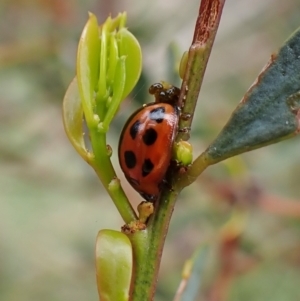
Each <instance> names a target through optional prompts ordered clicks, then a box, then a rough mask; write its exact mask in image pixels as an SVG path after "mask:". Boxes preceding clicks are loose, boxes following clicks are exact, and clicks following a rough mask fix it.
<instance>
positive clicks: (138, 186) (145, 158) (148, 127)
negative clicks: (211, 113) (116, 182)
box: [118, 83, 180, 202]
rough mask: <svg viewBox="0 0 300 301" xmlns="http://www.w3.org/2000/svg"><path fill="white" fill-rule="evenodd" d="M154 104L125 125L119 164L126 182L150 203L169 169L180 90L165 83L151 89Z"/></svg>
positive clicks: (145, 107) (144, 108)
mask: <svg viewBox="0 0 300 301" xmlns="http://www.w3.org/2000/svg"><path fill="white" fill-rule="evenodd" d="M149 92H150V94H153V95H154V96H155V102H153V103H150V104H148V105H145V106H143V107H142V108H141V109H139V110H137V111H136V112H135V113H133V114H132V115H131V116H130V117H129V119H128V121H127V122H126V124H125V126H124V128H123V131H122V133H121V137H120V141H119V152H118V153H119V154H118V155H119V162H120V166H121V169H122V171H123V172H124V174H125V177H126V179H127V180H128V182H129V183H130V184H131V186H132V187H133V188H134V189H135V190H136V191H138V192H139V193H140V194H141V196H142V197H144V198H145V199H146V200H147V201H151V202H154V201H155V200H156V199H157V198H158V196H159V194H160V191H161V188H162V182H163V180H164V178H165V175H166V172H167V169H168V167H169V164H170V161H171V156H172V147H173V141H174V138H175V134H176V130H177V124H178V118H179V109H178V107H177V106H176V105H177V102H178V97H179V92H180V90H179V89H178V88H176V87H174V86H170V85H166V84H164V83H163V84H160V83H159V84H154V85H152V86H151V87H150V88H149Z"/></svg>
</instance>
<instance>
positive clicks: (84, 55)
mask: <svg viewBox="0 0 300 301" xmlns="http://www.w3.org/2000/svg"><path fill="white" fill-rule="evenodd" d="M99 53H100V40H99V28H98V22H97V18H96V17H95V15H93V14H91V13H90V14H89V19H88V21H87V23H86V25H85V27H84V29H83V31H82V34H81V37H80V41H79V45H78V52H77V80H78V88H79V94H80V98H81V102H82V107H83V111H84V115H85V119H86V122H87V124H88V126H89V127H90V126H92V125H93V124H94V123H95V122H94V113H93V103H94V101H93V99H94V91H95V89H96V86H97V83H98V77H99Z"/></svg>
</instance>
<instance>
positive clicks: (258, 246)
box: [0, 0, 300, 301]
mask: <svg viewBox="0 0 300 301" xmlns="http://www.w3.org/2000/svg"><path fill="white" fill-rule="evenodd" d="M198 2H199V1H196V0H191V1H188V4H187V2H186V1H178V0H172V1H171V0H164V1H162V0H161V1H158V0H153V1H151V2H150V1H141V0H122V1H121V0H119V1H118V0H110V1H107V0H98V1H97V0H87V1H83V0H81V1H80V0H73V1H71V0H64V1H59V0H48V1H47V0H27V1H26V0H2V1H1V2H0V91H1V92H0V105H1V110H0V116H1V118H0V125H1V135H0V164H1V173H0V177H1V178H0V300H9V301H18V300H24V301H26V300H28V301H29V300H30V301H33V300H44V301H47V300H49V301H50V300H51V301H54V300H57V301H60V300H64V301H65V300H72V301H76V300H97V298H98V297H97V290H96V285H95V271H94V257H93V256H94V244H95V237H96V234H97V231H98V230H99V229H103V228H112V229H120V227H121V226H122V220H121V219H120V217H119V215H118V212H117V210H116V209H115V208H114V206H113V204H112V202H111V201H110V200H109V198H108V197H107V195H106V193H105V191H104V189H103V188H102V186H101V184H100V183H99V181H98V179H97V178H96V175H95V174H94V172H93V170H92V169H91V168H90V167H89V166H88V165H87V164H86V163H85V162H83V161H82V159H81V158H80V157H79V156H78V155H77V154H76V152H75V151H74V150H73V149H72V146H71V145H70V143H69V141H68V140H67V137H66V135H65V133H64V129H63V126H62V120H61V105H62V99H63V96H64V92H65V91H66V89H67V86H68V84H69V83H70V81H71V80H72V78H73V77H74V74H75V57H76V47H77V42H78V39H79V36H80V33H81V30H82V28H83V26H84V24H85V22H86V20H87V12H88V11H91V12H93V13H95V14H96V15H97V17H98V20H99V22H100V23H101V22H102V21H104V19H105V18H106V17H107V16H108V15H109V14H110V13H111V14H112V15H115V14H117V13H118V12H120V11H124V10H126V11H127V12H128V27H129V29H130V30H131V31H132V32H133V33H134V34H135V35H136V36H137V38H138V39H139V41H140V43H141V47H142V50H143V57H144V68H143V74H142V79H141V81H140V83H139V85H138V87H137V88H136V90H135V91H134V92H133V93H132V95H131V97H130V98H129V100H127V101H126V102H125V104H124V106H123V107H122V109H121V110H120V112H119V114H118V116H117V118H116V120H115V122H114V126H113V127H112V128H111V135H110V137H109V143H110V144H111V145H112V147H113V149H114V150H116V148H117V142H118V137H119V133H120V131H121V128H122V125H123V124H124V122H125V120H126V119H127V117H128V116H129V114H130V112H132V111H133V110H134V109H135V108H136V107H138V106H139V105H140V104H141V103H143V102H145V101H149V100H150V98H149V97H148V96H147V93H146V92H147V88H148V86H149V85H150V84H152V83H154V82H157V81H160V80H166V81H170V82H172V83H175V82H174V78H173V74H172V70H171V69H170V45H171V44H172V43H173V44H172V45H173V47H174V44H175V45H176V47H177V50H178V51H179V53H181V52H182V51H183V50H186V49H188V47H189V43H190V42H191V39H192V36H193V27H194V23H195V19H196V16H197V11H198V6H199V3H198ZM299 16H300V5H299V1H298V0H286V1H281V0H265V1H260V0H252V1H250V0H239V1H234V0H227V3H226V5H225V9H224V11H223V16H222V20H221V24H220V29H219V32H218V34H217V38H216V42H215V45H214V49H213V52H212V55H211V58H210V62H209V65H208V68H207V73H206V77H205V80H204V83H203V89H202V91H201V94H200V99H199V100H200V101H199V104H198V107H197V112H196V117H195V119H194V120H195V122H194V124H193V132H192V142H193V145H194V149H195V155H197V154H199V153H200V152H201V151H202V150H204V149H205V147H206V146H207V145H208V144H209V142H210V141H212V139H213V138H214V137H215V136H216V135H217V133H218V132H219V130H220V129H221V128H222V126H223V125H224V123H225V122H226V121H227V119H228V117H229V116H230V113H231V112H232V110H233V109H234V108H235V106H236V105H237V103H238V102H239V100H240V99H241V98H242V96H243V94H244V93H245V92H246V90H247V89H248V87H249V86H250V85H251V84H252V82H253V81H254V79H255V78H256V76H257V75H258V73H259V72H260V70H261V69H262V67H263V66H264V65H265V63H266V62H267V60H268V59H269V56H270V54H271V53H272V52H273V51H275V50H276V49H278V47H280V45H281V44H282V43H283V42H284V40H285V39H286V38H287V37H288V36H289V35H290V34H291V33H292V32H293V31H294V30H295V29H296V28H297V27H299V26H300V18H299ZM299 72H300V71H299ZM177 80H178V79H177ZM299 147H300V143H299V138H295V139H292V140H289V141H286V142H283V143H280V144H278V145H273V146H270V147H267V148H264V149H260V150H256V151H254V152H252V153H249V154H244V155H242V156H240V157H239V158H238V159H231V160H227V161H226V163H225V164H219V165H216V166H213V167H211V168H209V170H207V171H206V172H205V173H204V174H203V176H202V177H200V178H199V181H198V182H197V183H195V184H193V185H192V186H191V187H188V188H187V189H185V190H184V191H183V193H182V195H181V196H180V199H179V201H178V204H177V206H176V208H175V212H174V216H173V220H172V223H171V228H170V233H169V236H168V238H167V241H166V246H165V250H164V255H163V260H162V266H161V270H160V279H159V288H158V292H157V300H160V301H163V300H172V298H173V295H174V293H175V291H176V288H177V287H178V285H179V282H180V279H181V269H182V266H183V263H184V261H185V260H186V259H187V258H188V257H190V256H191V255H192V253H193V250H194V249H195V248H196V247H197V246H198V245H200V244H201V243H203V242H204V241H206V240H212V241H213V242H212V243H211V245H212V249H214V250H215V253H214V254H215V255H212V256H213V258H215V260H213V261H214V262H217V261H218V260H219V259H220V252H219V251H220V249H219V248H218V242H217V240H213V239H211V238H213V237H215V236H216V234H217V233H219V229H220V228H221V227H222V225H224V223H225V222H226V221H227V220H228V219H229V217H230V215H231V213H232V212H233V211H234V210H237V209H238V210H242V211H245V212H248V219H247V222H246V227H245V231H244V232H243V235H242V237H241V239H240V241H239V243H238V246H237V247H236V250H235V252H236V254H237V255H236V257H234V258H236V260H237V261H238V258H239V257H240V256H239V255H240V254H241V257H247V258H248V259H249V260H250V262H252V264H251V265H250V266H251V267H249V268H241V271H240V270H238V271H235V272H234V273H233V274H234V276H233V277H232V279H230V281H229V282H228V284H227V287H226V289H223V290H224V291H225V292H226V293H224V295H222V296H221V297H220V296H219V297H218V298H219V299H216V298H215V299H214V297H213V293H212V291H213V289H214V288H216V287H217V288H218V285H217V284H216V283H215V282H214V280H213V279H217V278H218V277H217V276H216V277H212V276H211V274H212V269H211V270H210V273H209V274H210V277H211V278H209V277H208V276H206V274H205V275H203V278H204V279H205V280H206V282H207V284H206V286H205V288H203V290H202V292H201V293H200V294H199V299H198V300H211V301H212V300H214V301H218V300H244V301H245V300H255V301H258V300H270V299H271V300H273V301H277V300H283V301H292V300H295V301H296V300H300V285H299V279H300V222H299V217H300V212H299V201H300V156H299ZM115 153H116V152H115ZM113 161H114V162H115V164H116V169H117V171H118V175H119V176H120V178H121V179H122V183H123V184H124V188H125V189H126V191H127V193H128V195H129V197H130V198H131V199H132V202H133V203H134V204H138V203H139V202H140V201H141V198H140V196H139V195H138V194H137V193H136V192H134V191H133V190H132V189H131V188H130V187H129V186H128V184H127V183H126V182H125V181H124V178H123V175H121V173H120V169H119V167H118V164H117V158H116V155H115V154H114V157H113ZM251 189H252V190H251ZM250 190H251V191H252V192H253V190H255V193H256V194H254V196H255V197H252V198H251V197H249V194H250V195H251V196H252V195H253V193H252V194H251V193H249V191H250ZM257 195H258V196H259V200H260V201H257ZM262 196H263V197H262ZM275 196H276V197H275ZM218 252H219V253H218ZM218 254H219V255H218ZM216 270H218V268H217V269H216ZM216 270H214V273H215V275H218V272H216ZM229 278H230V277H229ZM217 290H218V289H217ZM220 291H222V290H221V288H220Z"/></svg>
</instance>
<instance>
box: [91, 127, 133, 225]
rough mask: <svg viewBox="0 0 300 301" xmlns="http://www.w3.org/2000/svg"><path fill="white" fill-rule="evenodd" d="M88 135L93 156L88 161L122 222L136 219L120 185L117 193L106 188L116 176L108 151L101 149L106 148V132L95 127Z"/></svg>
mask: <svg viewBox="0 0 300 301" xmlns="http://www.w3.org/2000/svg"><path fill="white" fill-rule="evenodd" d="M90 135H91V142H92V147H93V151H94V154H95V157H94V159H93V161H92V162H89V163H90V164H91V166H92V167H93V168H94V170H95V172H96V173H97V175H98V177H99V179H100V180H101V182H102V183H103V186H104V187H105V189H106V190H107V192H108V193H109V195H110V197H111V198H112V200H113V202H114V204H115V206H116V207H117V209H118V211H119V213H120V215H121V216H122V218H123V220H124V222H125V223H130V222H131V221H134V220H136V219H137V216H136V213H135V211H134V209H133V207H132V206H131V204H130V202H129V201H128V199H127V197H126V195H125V193H124V191H123V189H122V187H121V186H120V187H119V189H118V193H116V192H114V193H113V192H112V191H110V190H109V189H108V186H109V183H110V182H111V181H112V180H113V179H114V178H116V173H115V171H114V168H113V166H112V163H111V161H110V155H109V152H108V151H107V152H106V153H104V152H103V150H105V149H107V145H106V134H102V133H99V132H98V131H97V130H96V129H93V130H91V131H90Z"/></svg>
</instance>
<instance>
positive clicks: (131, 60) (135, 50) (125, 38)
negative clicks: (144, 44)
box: [117, 28, 142, 99]
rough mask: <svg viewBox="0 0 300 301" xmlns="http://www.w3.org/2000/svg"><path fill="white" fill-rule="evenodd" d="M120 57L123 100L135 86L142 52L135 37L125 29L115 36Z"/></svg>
mask: <svg viewBox="0 0 300 301" xmlns="http://www.w3.org/2000/svg"><path fill="white" fill-rule="evenodd" d="M117 38H118V40H119V41H118V44H119V50H120V57H121V56H125V57H126V60H125V70H126V81H125V87H124V91H123V94H122V99H124V98H125V97H126V96H127V95H128V94H129V93H130V92H131V90H132V89H133V88H134V86H135V85H136V83H137V81H138V79H139V77H140V74H141V70H142V51H141V47H140V45H139V42H138V41H137V39H136V38H135V36H134V35H133V34H132V33H131V32H130V31H128V30H127V29H126V28H122V29H120V31H119V32H118V34H117Z"/></svg>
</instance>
